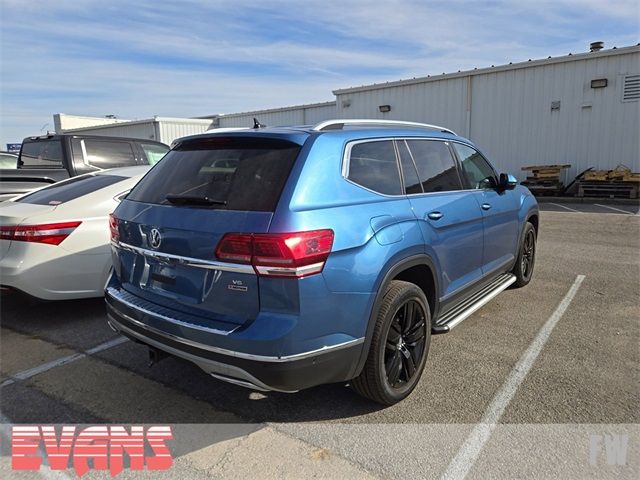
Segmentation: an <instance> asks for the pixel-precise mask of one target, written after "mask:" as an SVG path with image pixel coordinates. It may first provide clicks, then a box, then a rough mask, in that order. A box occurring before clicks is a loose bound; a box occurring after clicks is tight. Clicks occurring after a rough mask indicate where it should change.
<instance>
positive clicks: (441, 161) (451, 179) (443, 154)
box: [407, 140, 462, 192]
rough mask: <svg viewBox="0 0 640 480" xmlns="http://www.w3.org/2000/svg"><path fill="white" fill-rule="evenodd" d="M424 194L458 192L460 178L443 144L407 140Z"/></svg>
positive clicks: (446, 147) (449, 153)
mask: <svg viewBox="0 0 640 480" xmlns="http://www.w3.org/2000/svg"><path fill="white" fill-rule="evenodd" d="M407 145H408V146H409V150H410V152H411V155H412V156H413V160H414V161H415V163H416V167H417V168H418V176H419V177H420V181H421V182H422V188H424V191H425V192H447V191H450V190H460V189H461V188H462V187H461V185H460V178H459V177H458V171H457V169H456V165H455V162H454V160H453V157H452V156H451V151H450V150H449V147H448V146H447V144H446V143H445V142H439V141H430V140H407Z"/></svg>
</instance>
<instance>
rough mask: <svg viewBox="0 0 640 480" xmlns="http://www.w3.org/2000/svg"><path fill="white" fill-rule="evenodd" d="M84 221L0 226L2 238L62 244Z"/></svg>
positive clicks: (0, 236) (0, 237)
mask: <svg viewBox="0 0 640 480" xmlns="http://www.w3.org/2000/svg"><path fill="white" fill-rule="evenodd" d="M81 223H82V222H64V223H46V224H43V225H17V226H3V227H0V239H2V240H13V241H16V242H35V243H46V244H48V245H60V244H61V243H62V241H63V240H64V239H65V238H67V237H68V236H69V235H71V233H72V232H73V231H74V230H75V229H76V228H78V226H79V225H80V224H81Z"/></svg>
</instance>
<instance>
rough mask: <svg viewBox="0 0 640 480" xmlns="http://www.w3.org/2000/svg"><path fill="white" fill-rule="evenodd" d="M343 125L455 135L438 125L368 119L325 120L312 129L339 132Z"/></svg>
mask: <svg viewBox="0 0 640 480" xmlns="http://www.w3.org/2000/svg"><path fill="white" fill-rule="evenodd" d="M345 125H354V126H358V125H362V126H368V125H371V126H378V127H411V128H425V129H429V130H438V131H441V132H444V133H450V134H452V135H457V134H456V133H455V132H454V131H453V130H450V129H448V128H445V127H440V126H438V125H431V124H429V123H418V122H404V121H400V120H370V119H356V118H354V119H346V118H343V119H335V120H326V121H324V122H320V123H318V124H317V125H315V126H314V127H313V130H314V131H316V132H322V131H325V130H341V129H342V128H343V127H344V126H345Z"/></svg>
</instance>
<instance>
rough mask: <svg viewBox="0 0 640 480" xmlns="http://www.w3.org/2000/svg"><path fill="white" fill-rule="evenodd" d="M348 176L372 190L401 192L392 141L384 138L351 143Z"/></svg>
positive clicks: (398, 193) (396, 193)
mask: <svg viewBox="0 0 640 480" xmlns="http://www.w3.org/2000/svg"><path fill="white" fill-rule="evenodd" d="M348 178H349V180H351V181H353V182H355V183H357V184H358V185H362V186H363V187H366V188H368V189H370V190H373V191H374V192H379V193H384V194H386V195H400V194H402V187H401V185H400V172H399V171H398V163H397V161H396V153H395V150H394V148H393V142H392V141H391V140H384V141H381V142H366V143H356V144H355V145H353V147H352V148H351V156H350V158H349V177H348Z"/></svg>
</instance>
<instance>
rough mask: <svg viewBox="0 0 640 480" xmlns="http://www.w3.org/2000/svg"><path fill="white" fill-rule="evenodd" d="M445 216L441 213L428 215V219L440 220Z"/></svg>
mask: <svg viewBox="0 0 640 480" xmlns="http://www.w3.org/2000/svg"><path fill="white" fill-rule="evenodd" d="M443 216H444V214H443V213H440V212H430V213H427V217H428V218H430V219H431V220H440V219H441V218H442V217H443Z"/></svg>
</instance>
